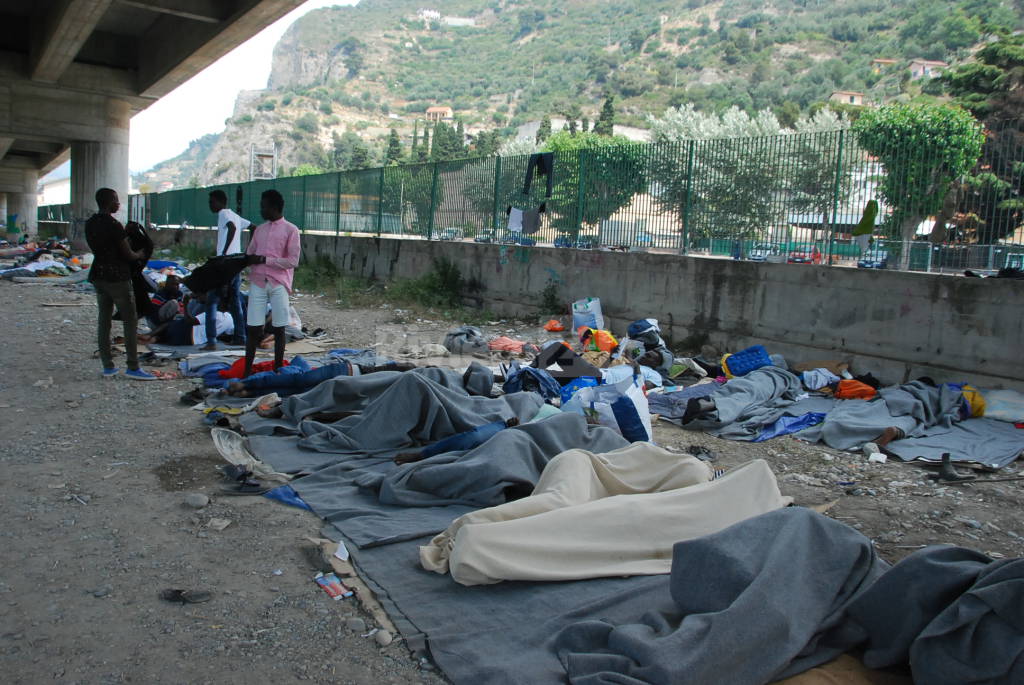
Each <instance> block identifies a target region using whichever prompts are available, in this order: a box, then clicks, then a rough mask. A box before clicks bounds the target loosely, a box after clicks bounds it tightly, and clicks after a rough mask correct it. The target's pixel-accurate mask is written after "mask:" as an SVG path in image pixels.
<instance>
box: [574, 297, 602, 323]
mask: <svg viewBox="0 0 1024 685" xmlns="http://www.w3.org/2000/svg"><path fill="white" fill-rule="evenodd" d="M580 326H587V327H588V328H604V316H603V315H602V314H601V300H599V299H598V298H596V297H586V298H583V299H582V300H576V301H575V302H573V303H572V329H573V330H574V331H578V330H579V328H580Z"/></svg>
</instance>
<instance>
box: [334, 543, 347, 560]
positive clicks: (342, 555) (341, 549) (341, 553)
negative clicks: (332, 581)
mask: <svg viewBox="0 0 1024 685" xmlns="http://www.w3.org/2000/svg"><path fill="white" fill-rule="evenodd" d="M334 556H336V557H338V558H339V559H341V560H342V561H348V548H347V547H345V543H344V542H341V541H339V542H338V549H336V550H335V551H334Z"/></svg>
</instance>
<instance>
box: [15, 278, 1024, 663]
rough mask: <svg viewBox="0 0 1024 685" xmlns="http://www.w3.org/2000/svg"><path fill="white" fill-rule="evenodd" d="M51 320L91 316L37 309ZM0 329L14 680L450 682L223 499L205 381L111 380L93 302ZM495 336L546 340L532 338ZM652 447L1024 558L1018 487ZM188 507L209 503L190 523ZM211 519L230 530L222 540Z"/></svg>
mask: <svg viewBox="0 0 1024 685" xmlns="http://www.w3.org/2000/svg"><path fill="white" fill-rule="evenodd" d="M54 302H59V303H65V304H74V305H78V306H68V307H45V306H42V305H43V303H54ZM296 306H297V308H298V310H299V312H300V314H301V315H302V317H303V320H304V322H305V323H306V325H307V326H308V327H309V328H310V329H313V328H317V327H322V328H325V329H327V331H328V333H329V334H330V335H331V337H333V338H334V339H337V340H341V341H345V342H346V343H347V344H348V345H350V346H352V347H361V346H365V345H371V344H374V343H379V344H381V345H382V346H383V347H385V348H387V347H389V346H395V345H400V344H410V343H412V344H416V343H425V342H434V343H437V342H441V340H442V339H443V336H444V333H445V332H446V331H447V330H449V329H450V328H451V327H452V326H453V324H452V323H451V322H444V321H440V320H437V319H427V318H424V317H423V316H422V315H420V316H419V318H418V319H417V316H416V315H415V314H414V313H413V312H410V311H403V310H396V309H395V308H393V307H388V306H382V307H380V308H376V309H359V310H353V309H348V310H343V309H340V308H338V307H337V306H336V305H335V304H333V303H329V302H327V301H326V300H325V299H323V298H320V297H311V296H309V295H305V296H300V297H298V298H296ZM0 311H2V312H3V314H2V318H3V321H4V322H5V326H4V329H5V331H6V336H5V341H4V343H5V345H4V362H5V363H4V366H3V368H4V373H3V374H2V376H0V417H2V429H3V431H2V433H3V435H4V437H5V440H3V442H2V444H0V463H2V464H3V469H2V472H3V474H4V476H5V477H4V478H3V480H2V482H0V492H2V498H0V512H2V516H3V519H4V521H6V523H7V525H5V526H4V528H3V530H2V532H0V569H2V570H0V672H2V673H3V674H4V681H5V682H10V683H37V682H43V681H51V680H52V681H56V682H63V683H108V682H128V681H133V682H140V681H142V682H153V683H162V682H173V683H178V682H196V683H202V682H210V683H214V682H215V683H234V682H239V683H241V682H252V681H253V678H254V677H255V678H256V679H257V681H270V680H272V681H274V682H293V681H316V682H335V683H420V682H424V683H441V682H444V680H443V679H442V678H440V677H439V676H438V675H437V674H436V673H434V672H433V671H431V670H427V669H429V664H428V665H427V669H425V668H424V667H423V664H420V663H418V662H417V661H416V660H414V659H413V658H412V657H411V656H410V654H409V652H408V651H407V650H406V649H405V648H404V646H403V645H402V643H401V641H396V642H395V643H393V644H392V645H390V646H388V647H386V648H379V647H377V645H376V644H375V642H374V640H373V639H372V638H366V637H363V636H362V635H361V634H360V633H357V632H354V631H352V630H349V629H348V628H347V627H346V619H348V618H351V617H361V618H363V619H364V620H365V622H366V624H367V625H368V626H370V627H372V626H373V621H372V619H371V618H370V616H369V614H368V613H365V612H362V611H361V609H360V607H359V606H358V605H357V604H355V603H354V602H353V601H346V602H333V601H331V600H330V599H329V598H328V597H327V596H326V595H325V594H324V593H323V592H322V591H321V590H320V589H319V588H317V586H316V585H315V584H313V583H312V582H311V578H312V575H313V569H312V567H311V566H310V563H309V561H308V560H307V557H306V556H305V555H304V553H303V549H302V547H303V540H304V538H305V536H307V535H313V536H315V535H316V534H317V531H318V530H319V521H318V520H317V519H316V517H315V516H313V515H312V514H310V513H308V512H303V511H300V510H298V509H294V508H291V507H287V506H285V505H280V504H276V503H271V502H269V501H267V500H265V499H264V498H260V497H225V496H217V494H216V491H217V481H218V473H217V471H216V470H215V466H216V465H217V464H219V463H221V460H220V458H219V457H218V456H217V454H216V451H215V450H214V448H213V445H212V443H211V441H210V439H209V434H208V431H207V429H206V428H205V427H204V426H203V425H202V424H201V422H200V421H199V420H198V418H197V415H196V413H194V412H192V411H191V410H189V409H188V408H187V407H185V406H183V405H181V404H180V403H179V402H178V394H179V392H180V391H183V390H187V389H190V388H191V387H192V383H191V382H190V381H184V380H178V381H165V382H154V383H137V382H132V381H129V380H127V379H125V378H123V377H122V378H116V379H102V378H100V377H99V373H98V372H99V362H98V361H97V360H95V359H93V358H92V357H91V353H92V351H93V350H94V349H95V342H94V335H95V333H94V331H95V317H96V309H95V305H94V303H93V297H92V296H91V295H89V294H81V293H75V292H69V291H66V290H64V289H61V288H58V287H53V286H34V285H13V284H10V283H2V284H0ZM484 328H485V330H486V331H487V332H489V333H498V334H512V335H514V336H518V337H524V338H527V339H534V340H540V339H544V337H546V336H542V331H541V329H540V328H539V327H538V326H537V323H536V322H522V321H520V322H515V321H500V322H493V324H491V325H486V326H484ZM119 361H121V362H122V363H123V357H122V358H120V360H119ZM448 361H449V362H455V361H456V360H448ZM655 438H656V440H657V441H658V443H659V444H662V445H664V446H666V447H668V448H670V449H676V450H680V451H684V450H685V449H686V448H687V447H688V446H691V445H702V446H705V447H707V448H708V449H710V450H711V451H712V452H713V453H714V454H715V455H716V457H717V460H716V465H717V466H721V467H726V468H728V467H732V466H735V465H738V464H741V463H743V462H746V461H749V460H750V459H755V458H762V459H766V460H768V462H769V463H770V464H771V465H772V468H773V469H774V470H775V472H776V474H777V476H778V478H779V482H780V485H781V487H782V490H783V492H784V493H785V494H788V495H792V496H793V497H794V498H795V500H796V502H797V503H798V504H803V505H809V506H810V505H822V504H827V503H832V502H835V503H834V505H833V506H832V507H831V509H830V510H829V511H828V514H829V515H830V516H833V517H835V518H837V519H839V520H842V521H844V522H846V523H848V524H850V525H853V526H854V527H856V528H858V529H859V530H861V531H862V532H863V533H864V534H866V535H868V536H869V537H871V538H872V539H873V540H874V541H875V542H876V544H877V546H878V549H879V552H880V553H881V555H882V556H883V557H884V558H886V559H889V560H891V561H894V560H897V559H899V558H901V557H903V556H905V555H907V554H909V553H910V552H912V551H913V550H914V549H917V548H918V547H920V546H922V545H927V544H932V543H953V544H957V545H964V546H969V547H973V548H976V549H979V550H982V551H985V552H987V553H989V554H991V555H992V556H994V557H998V556H999V555H1003V556H1007V557H1009V556H1020V555H1021V554H1022V553H1024V537H1022V536H1024V523H1022V521H1021V514H1020V512H1021V504H1022V501H1024V482H1021V481H1018V482H1002V483H991V484H975V485H959V486H945V487H942V486H935V485H933V484H932V483H931V482H930V481H926V480H925V478H924V476H925V474H926V473H927V471H926V470H925V469H923V468H921V467H918V466H913V465H906V464H900V463H886V464H867V463H866V462H865V460H864V458H863V457H862V456H861V455H860V454H850V453H842V452H838V451H836V450H832V449H829V448H825V447H821V446H817V445H807V444H805V443H801V442H799V441H797V440H794V439H792V438H788V437H786V438H780V439H776V440H772V441H769V442H766V443H759V444H750V443H736V442H728V441H724V440H719V439H716V438H712V437H710V436H707V435H704V434H701V433H693V432H689V431H684V430H682V429H680V428H678V427H676V426H674V425H671V424H666V423H660V424H658V425H657V426H656V429H655ZM1017 470H1018V466H1017V464H1014V465H1013V466H1011V467H1010V468H1008V469H1005V470H1004V471H1003V472H1002V473H1001V474H999V475H1001V476H1009V475H1015V474H1016V472H1017ZM850 482H852V483H854V484H853V485H840V483H850ZM189 493H203V494H206V495H208V496H210V497H211V503H210V504H209V505H207V506H206V507H204V508H202V509H192V508H189V507H187V506H186V505H185V503H184V499H185V496H186V495H187V494H189ZM212 518H221V519H228V520H230V521H231V524H230V525H229V526H228V527H227V528H225V529H224V530H222V531H219V532H218V531H216V530H214V529H212V528H210V527H209V525H208V524H209V522H210V520H211V519H212ZM164 588H182V589H196V590H208V591H210V592H212V593H213V599H212V600H211V601H210V602H209V603H205V604H194V605H186V606H184V607H182V606H178V605H172V604H168V603H166V602H163V601H161V600H160V599H159V598H158V594H159V592H160V590H162V589H164Z"/></svg>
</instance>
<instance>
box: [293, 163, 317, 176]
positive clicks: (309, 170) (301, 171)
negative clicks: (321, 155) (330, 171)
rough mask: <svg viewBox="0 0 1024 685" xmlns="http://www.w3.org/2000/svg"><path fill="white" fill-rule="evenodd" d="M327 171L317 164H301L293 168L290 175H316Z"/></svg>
mask: <svg viewBox="0 0 1024 685" xmlns="http://www.w3.org/2000/svg"><path fill="white" fill-rule="evenodd" d="M323 173H326V171H325V170H324V169H322V168H320V167H318V166H317V165H316V164H299V165H297V166H295V167H293V168H292V169H291V171H290V172H289V174H288V175H289V176H315V175H317V174H323Z"/></svg>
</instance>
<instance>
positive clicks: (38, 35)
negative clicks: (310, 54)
mask: <svg viewBox="0 0 1024 685" xmlns="http://www.w3.org/2000/svg"><path fill="white" fill-rule="evenodd" d="M302 2H303V0H33V1H32V2H25V0H0V217H2V218H0V224H2V223H3V222H4V221H5V220H6V218H7V216H9V215H11V214H17V215H18V220H17V223H18V226H19V227H20V228H22V229H23V230H27V231H28V232H29V233H34V232H35V230H36V187H37V184H38V180H39V176H40V175H41V174H45V173H47V172H49V171H50V170H51V169H53V168H54V167H56V166H57V165H59V164H61V163H63V162H64V161H65V160H67V159H68V158H69V156H70V159H71V203H72V209H73V213H74V216H75V218H76V220H82V219H84V218H85V217H88V216H89V215H90V214H92V212H93V211H95V205H94V203H93V199H92V198H93V194H94V193H95V191H96V189H97V188H100V187H103V186H107V187H110V188H114V189H115V190H117V191H118V193H119V194H120V195H121V197H122V201H124V200H123V198H125V197H127V194H128V176H129V172H128V129H129V121H130V120H131V117H132V116H133V115H134V114H136V113H137V112H140V111H142V110H143V109H145V108H146V107H148V106H149V105H151V104H153V103H154V102H156V101H157V100H158V99H159V98H160V97H162V96H164V95H166V94H167V93H169V92H171V91H172V90H174V89H175V88H176V87H177V86H179V85H181V84H182V83H184V82H185V81H187V80H188V79H189V78H191V77H192V76H194V75H196V74H197V73H199V72H200V71H202V70H203V69H204V68H206V67H207V66H209V65H210V64H212V63H213V62H215V61H216V60H217V59H219V58H220V57H221V56H223V55H224V54H226V53H227V52H229V51H231V50H232V49H233V48H235V47H236V46H238V45H239V44H241V43H243V42H244V41H246V40H247V39H249V38H250V37H252V36H253V35H255V34H256V33H258V32H259V31H260V30H262V29H263V28H265V27H266V26H268V25H269V24H271V23H273V22H274V21H275V20H277V19H278V18H280V17H281V16H283V15H284V14H286V13H287V12H289V11H291V10H292V9H294V8H295V7H297V6H298V5H301V4H302ZM122 211H123V210H122Z"/></svg>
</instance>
